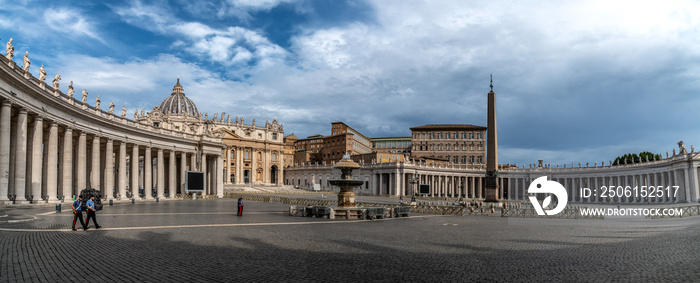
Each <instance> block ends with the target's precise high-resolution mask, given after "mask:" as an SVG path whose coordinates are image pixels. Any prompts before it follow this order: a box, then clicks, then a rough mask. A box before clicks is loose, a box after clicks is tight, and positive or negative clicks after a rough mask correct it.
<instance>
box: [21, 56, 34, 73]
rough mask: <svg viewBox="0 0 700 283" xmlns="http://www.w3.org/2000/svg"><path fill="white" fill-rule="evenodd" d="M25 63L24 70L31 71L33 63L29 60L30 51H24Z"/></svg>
mask: <svg viewBox="0 0 700 283" xmlns="http://www.w3.org/2000/svg"><path fill="white" fill-rule="evenodd" d="M23 61H24V65H22V70H24V71H25V72H26V71H29V65H31V64H32V62H30V61H29V51H27V52H24V60H23Z"/></svg>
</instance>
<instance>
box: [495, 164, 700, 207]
mask: <svg viewBox="0 0 700 283" xmlns="http://www.w3.org/2000/svg"><path fill="white" fill-rule="evenodd" d="M690 174H692V172H690ZM690 174H689V172H688V171H687V170H685V169H682V168H681V169H671V170H655V171H653V172H636V173H632V174H623V175H612V174H609V175H599V176H571V175H557V174H551V175H549V177H548V179H551V180H553V181H556V182H558V183H560V184H562V185H563V186H564V188H566V189H567V193H568V200H567V201H568V202H575V203H639V204H645V203H675V202H687V201H691V200H692V199H693V195H692V190H690V189H689V188H690V186H691V183H690V181H691V178H690V177H689V175H690ZM538 176H539V175H533V176H532V177H530V176H523V177H515V178H513V183H512V184H511V186H510V187H509V188H508V190H509V191H510V194H511V196H512V198H513V199H518V200H526V199H527V189H528V187H529V185H530V182H532V181H533V180H534V178H537V177H538Z"/></svg>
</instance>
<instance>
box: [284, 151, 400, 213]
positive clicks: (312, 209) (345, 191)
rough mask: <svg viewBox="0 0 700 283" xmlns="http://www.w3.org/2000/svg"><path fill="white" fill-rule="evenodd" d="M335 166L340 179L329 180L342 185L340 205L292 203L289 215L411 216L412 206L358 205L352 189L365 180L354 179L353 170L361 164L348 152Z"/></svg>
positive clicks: (339, 195) (339, 185)
mask: <svg viewBox="0 0 700 283" xmlns="http://www.w3.org/2000/svg"><path fill="white" fill-rule="evenodd" d="M334 167H335V168H338V169H340V172H341V174H340V179H339V180H329V181H328V182H329V183H330V184H331V185H333V186H338V187H340V192H338V205H337V206H336V207H330V206H311V205H308V206H301V205H292V206H290V207H289V215H291V216H294V215H299V214H301V216H316V217H328V218H329V219H336V216H338V217H339V218H341V219H343V218H344V219H353V218H359V219H377V218H384V217H399V216H409V213H410V206H405V207H394V208H387V207H383V206H375V207H357V206H356V205H355V193H354V192H353V191H352V190H353V188H355V187H358V186H361V185H363V184H364V183H365V182H364V181H361V180H353V179H352V170H354V169H358V168H360V164H357V162H355V161H352V159H350V155H348V154H347V153H346V154H345V155H344V156H343V159H342V160H340V161H339V162H338V163H337V164H336V165H335V166H334Z"/></svg>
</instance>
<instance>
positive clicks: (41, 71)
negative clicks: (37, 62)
mask: <svg viewBox="0 0 700 283" xmlns="http://www.w3.org/2000/svg"><path fill="white" fill-rule="evenodd" d="M45 80H46V70H44V65H41V67H40V68H39V81H42V82H43V81H45Z"/></svg>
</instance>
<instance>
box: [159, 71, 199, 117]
mask: <svg viewBox="0 0 700 283" xmlns="http://www.w3.org/2000/svg"><path fill="white" fill-rule="evenodd" d="M160 110H161V111H162V112H163V114H165V115H167V114H170V115H181V116H182V115H187V116H192V117H199V112H198V111H197V106H196V105H194V102H192V100H190V99H189V98H187V97H185V90H184V89H182V85H180V78H178V79H177V83H176V84H175V86H174V87H173V93H172V94H171V95H170V97H168V98H166V99H165V100H163V102H162V103H161V104H160Z"/></svg>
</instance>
